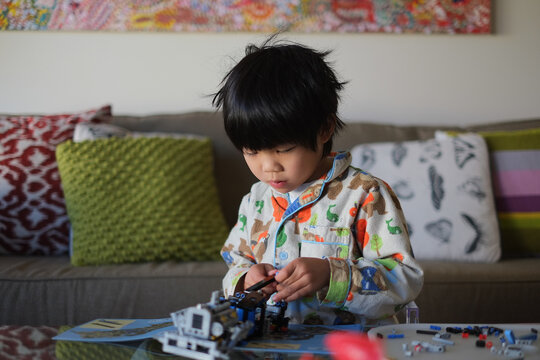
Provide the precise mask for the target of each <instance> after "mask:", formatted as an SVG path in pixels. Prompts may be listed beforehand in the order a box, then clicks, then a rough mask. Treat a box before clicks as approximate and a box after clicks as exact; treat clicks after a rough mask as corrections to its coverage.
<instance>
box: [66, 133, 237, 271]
mask: <svg viewBox="0 0 540 360" xmlns="http://www.w3.org/2000/svg"><path fill="white" fill-rule="evenodd" d="M56 157H57V161H58V168H59V171H60V176H61V178H62V186H63V189H64V195H65V199H66V207H67V212H68V216H69V219H70V221H71V225H72V236H73V247H72V257H71V262H72V264H73V265H98V264H110V263H132V262H143V261H162V260H183V261H197V260H200V261H204V260H214V259H219V251H220V249H221V247H222V245H223V242H224V241H225V238H226V237H227V226H226V223H225V220H224V217H223V214H222V212H221V208H220V204H219V200H218V194H217V188H216V184H215V179H214V173H213V158H212V145H211V142H210V140H209V139H202V140H201V139H189V138H186V139H173V138H122V139H120V138H111V139H99V140H93V141H84V142H81V143H73V142H71V141H68V142H65V143H63V144H61V145H59V146H58V147H57V151H56Z"/></svg>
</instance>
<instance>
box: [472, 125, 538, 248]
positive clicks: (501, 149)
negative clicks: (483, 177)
mask: <svg viewBox="0 0 540 360" xmlns="http://www.w3.org/2000/svg"><path fill="white" fill-rule="evenodd" d="M480 134H481V135H482V136H483V137H484V138H485V140H486V142H487V145H488V148H489V151H490V157H491V169H492V176H493V190H494V193H495V202H496V207H497V213H498V216H499V225H500V229H501V238H502V240H501V241H502V248H503V254H504V255H505V256H506V255H509V256H530V255H540V236H539V235H538V234H539V233H540V128H539V129H529V130H519V131H497V132H482V133H480Z"/></svg>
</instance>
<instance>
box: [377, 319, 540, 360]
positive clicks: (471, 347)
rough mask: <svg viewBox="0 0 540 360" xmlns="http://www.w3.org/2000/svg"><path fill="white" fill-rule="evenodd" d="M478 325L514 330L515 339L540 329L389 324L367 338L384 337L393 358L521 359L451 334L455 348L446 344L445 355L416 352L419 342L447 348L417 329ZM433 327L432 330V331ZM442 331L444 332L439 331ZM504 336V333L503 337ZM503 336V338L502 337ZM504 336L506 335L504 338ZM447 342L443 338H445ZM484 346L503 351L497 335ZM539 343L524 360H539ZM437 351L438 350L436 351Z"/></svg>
mask: <svg viewBox="0 0 540 360" xmlns="http://www.w3.org/2000/svg"><path fill="white" fill-rule="evenodd" d="M475 326H478V327H479V328H481V327H487V329H489V327H492V328H495V327H496V328H500V329H503V330H512V332H513V334H514V335H515V337H516V338H517V337H520V336H523V335H526V334H530V333H531V329H536V330H540V324H488V325H486V324H396V325H386V326H381V327H377V328H373V329H371V330H369V331H368V336H369V337H370V338H372V339H377V338H381V337H382V339H383V340H382V341H383V344H384V348H385V351H386V356H387V357H388V358H391V359H396V360H397V359H433V360H446V359H452V360H455V359H474V360H487V359H493V360H495V359H497V360H509V359H518V358H520V357H509V356H505V355H503V354H497V353H492V352H491V350H489V349H488V348H486V347H477V346H476V342H477V340H479V338H478V337H477V336H475V335H472V334H470V335H469V336H468V337H467V338H464V337H462V334H451V336H450V338H449V339H447V340H450V341H452V342H454V345H446V346H445V351H444V352H437V353H434V352H425V351H424V352H417V351H415V350H414V345H415V344H416V342H429V343H431V344H437V345H444V344H443V343H442V342H440V341H435V340H433V337H434V335H433V334H419V333H417V330H421V331H423V330H428V331H437V332H438V333H444V332H445V330H446V328H448V327H450V328H456V327H457V328H462V329H465V328H467V327H471V328H473V329H474V327H475ZM431 327H433V329H432V328H431ZM438 328H440V329H441V330H437V329H438ZM501 335H503V334H501ZM499 336H500V335H499ZM503 336H504V335H503ZM443 340H444V339H443ZM484 341H485V343H487V342H491V343H492V344H493V346H494V347H495V348H496V349H502V346H501V342H500V340H499V337H497V336H495V333H492V334H491V335H487V338H486V339H485V340H484ZM539 343H540V341H538V340H537V341H536V342H535V343H533V345H531V346H529V347H527V351H525V352H524V357H523V358H522V359H526V360H529V359H540V351H539V349H538V348H539V347H540V344H539ZM403 344H407V345H408V347H409V349H410V350H411V351H412V357H409V356H407V355H406V354H405V351H404V350H403ZM433 350H436V349H433Z"/></svg>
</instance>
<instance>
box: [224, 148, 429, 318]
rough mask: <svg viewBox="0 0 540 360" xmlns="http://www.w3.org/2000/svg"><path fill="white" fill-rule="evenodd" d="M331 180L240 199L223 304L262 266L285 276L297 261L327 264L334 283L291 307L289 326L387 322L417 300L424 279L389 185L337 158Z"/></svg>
mask: <svg viewBox="0 0 540 360" xmlns="http://www.w3.org/2000/svg"><path fill="white" fill-rule="evenodd" d="M331 156H333V157H334V159H333V165H332V168H331V169H330V170H329V171H328V173H327V174H326V176H325V177H323V178H321V179H319V180H315V181H313V182H311V183H310V184H308V185H307V187H306V186H303V187H301V188H300V191H293V192H290V193H287V194H282V193H279V192H277V191H275V190H274V189H272V188H271V187H270V186H268V185H267V184H264V183H262V182H258V183H256V184H254V185H253V186H252V188H251V191H250V193H249V194H247V195H245V196H244V198H243V199H242V202H241V205H240V209H239V216H238V222H237V223H236V225H235V226H234V228H233V229H232V230H231V233H230V234H229V237H228V239H227V240H226V242H225V245H224V246H223V249H222V251H221V255H222V257H223V259H224V260H225V262H226V263H227V265H228V267H229V271H228V272H227V274H226V275H225V277H224V279H223V288H224V292H225V296H226V297H228V296H231V295H234V293H235V291H236V285H237V283H238V281H239V280H240V279H241V278H242V277H243V276H244V275H245V273H246V272H247V271H248V270H249V268H250V267H251V266H252V265H254V264H256V263H269V264H272V265H273V266H274V267H275V268H277V269H281V268H283V267H284V266H286V265H287V264H288V263H289V262H290V261H292V260H294V259H295V258H297V257H317V258H323V259H327V260H328V262H329V265H330V271H331V274H330V279H331V280H330V283H329V285H328V287H326V288H324V289H322V290H320V291H318V292H317V293H316V294H313V296H311V297H304V298H302V299H300V300H296V301H294V302H291V303H289V304H288V308H287V316H289V317H290V318H291V323H306V324H325V325H333V324H346V323H363V322H365V321H369V320H367V319H371V320H377V319H385V318H389V317H391V316H392V315H394V314H395V313H396V312H397V311H399V310H400V309H401V308H403V307H404V306H405V305H406V304H408V303H409V302H410V301H412V300H414V299H415V297H416V296H417V295H418V293H419V292H420V290H421V288H422V284H423V271H422V269H421V268H420V266H419V265H418V263H417V262H416V260H415V259H414V257H413V255H412V251H411V245H410V242H409V237H408V232H407V225H406V222H405V217H404V215H403V212H402V210H401V207H400V204H399V201H398V199H397V197H396V196H395V194H394V192H393V191H392V190H391V189H390V187H389V186H388V184H386V183H385V182H384V181H382V180H380V179H378V178H376V177H374V176H372V175H370V174H368V173H366V172H364V171H362V170H360V169H357V168H354V167H352V166H351V165H350V164H351V155H350V153H348V152H343V153H337V154H336V153H334V154H331Z"/></svg>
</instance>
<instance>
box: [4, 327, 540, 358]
mask: <svg viewBox="0 0 540 360" xmlns="http://www.w3.org/2000/svg"><path fill="white" fill-rule="evenodd" d="M432 325H433V326H435V327H440V328H441V331H439V332H444V330H445V329H446V328H447V327H461V328H465V327H467V326H471V327H474V326H479V327H480V326H492V327H498V328H501V329H505V330H512V331H513V333H514V335H515V336H516V337H519V336H522V335H525V334H528V333H530V332H531V328H534V329H537V330H540V324H494V325H485V324H472V325H471V324H396V325H386V326H381V327H377V328H373V329H371V330H369V331H368V336H369V337H370V338H372V339H377V338H378V337H379V336H382V337H383V344H384V348H385V352H386V357H387V359H389V360H390V359H395V360H401V359H407V360H408V359H434V360H439V359H440V360H446V359H453V360H455V359H474V360H484V359H493V360H510V359H515V357H514V358H512V357H506V356H504V355H497V354H493V353H491V351H490V350H488V349H486V348H477V347H476V346H475V343H476V341H477V340H478V338H477V337H476V336H473V335H469V338H466V339H464V338H462V337H461V335H460V334H452V335H451V337H450V339H449V340H451V341H453V342H454V343H455V345H447V346H446V349H445V350H446V351H445V352H443V353H430V352H414V349H412V348H413V346H411V342H413V341H415V340H416V341H419V342H430V343H432V344H437V342H435V341H434V340H432V337H433V335H424V334H417V332H416V331H417V330H430V327H431V326H432ZM433 331H437V330H433ZM58 332H59V328H57V327H49V326H0V360H11V359H17V360H18V359H22V358H27V359H42V360H54V359H73V358H77V359H99V360H105V359H131V358H133V356H134V355H135V354H136V353H138V355H141V356H142V357H137V358H138V359H143V358H144V359H166V360H168V359H179V358H180V357H177V356H173V355H169V354H163V353H160V351H159V350H160V344H159V343H158V342H157V341H155V340H149V341H147V342H146V343H142V344H138V345H128V346H126V345H111V344H90V343H80V342H67V341H64V342H58V343H57V342H55V341H53V340H52V338H53V337H54V336H56V335H57V334H58ZM378 334H379V335H378ZM389 335H398V336H391V337H396V338H388V336H389ZM400 335H403V337H400ZM486 341H491V342H492V343H493V344H494V345H495V347H497V348H500V345H499V340H498V338H497V337H496V336H495V335H490V336H488V337H487V339H486ZM404 343H406V344H408V345H409V348H410V349H412V350H413V357H412V358H411V357H407V356H406V355H405V353H404V351H403V349H402V346H403V344H404ZM534 347H536V349H532V348H531V351H528V352H525V354H524V357H523V359H525V360H533V359H540V351H539V350H538V347H540V341H536V343H535V344H534ZM231 355H232V356H231V358H232V359H263V358H265V354H264V353H262V352H261V353H251V352H235V353H233V354H231ZM57 356H58V357H57ZM283 358H286V359H295V358H296V359H297V358H299V355H298V354H297V355H291V356H288V357H283ZM326 358H329V357H326ZM317 359H319V358H317Z"/></svg>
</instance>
